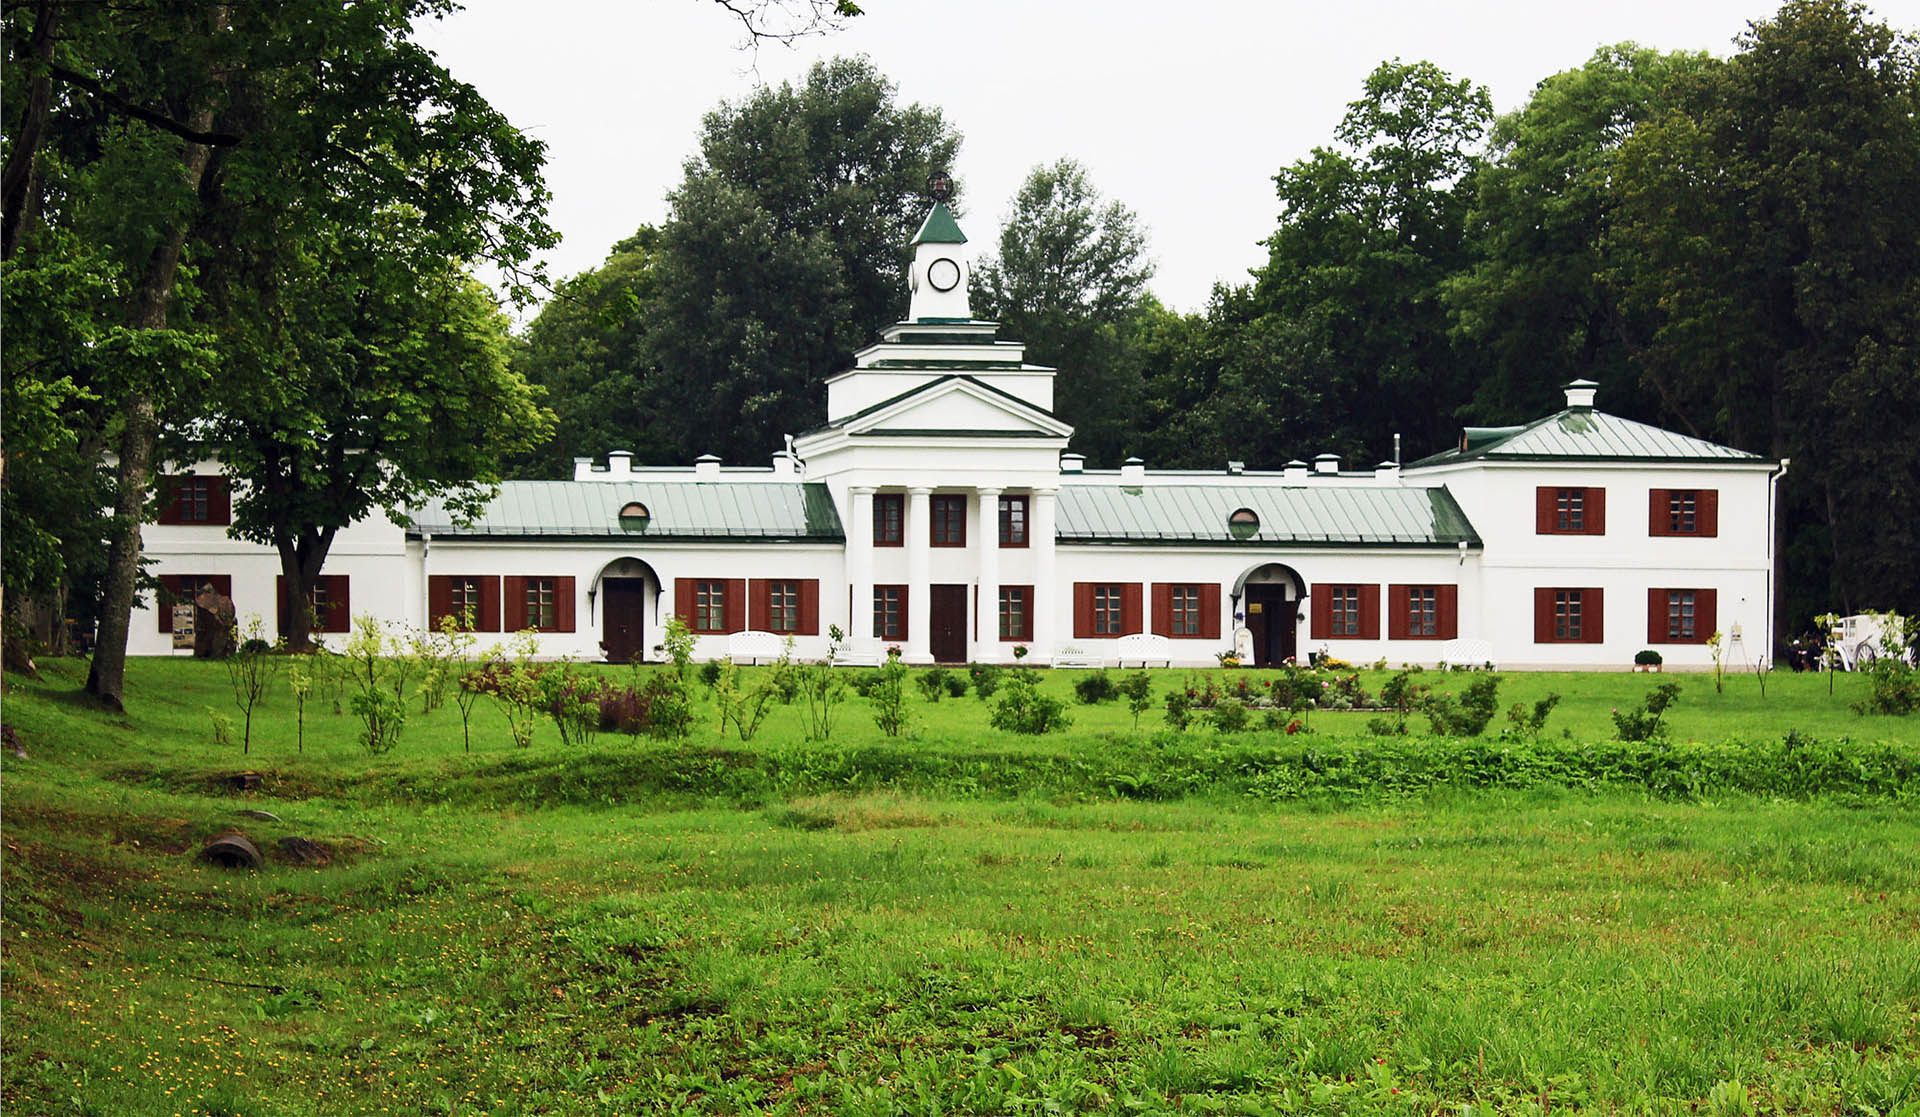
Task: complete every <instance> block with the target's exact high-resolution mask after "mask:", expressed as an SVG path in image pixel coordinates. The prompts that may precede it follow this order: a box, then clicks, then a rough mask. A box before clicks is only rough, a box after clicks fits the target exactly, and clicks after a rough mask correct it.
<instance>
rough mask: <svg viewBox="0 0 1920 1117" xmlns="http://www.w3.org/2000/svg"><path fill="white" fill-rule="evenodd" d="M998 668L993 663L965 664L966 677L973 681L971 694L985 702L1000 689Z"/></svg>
mask: <svg viewBox="0 0 1920 1117" xmlns="http://www.w3.org/2000/svg"><path fill="white" fill-rule="evenodd" d="M1000 670H1001V669H1000V666H999V665H998V664H993V663H969V664H967V676H968V677H969V678H971V679H972V680H973V693H974V694H975V695H977V696H979V698H980V701H982V702H985V701H986V700H987V699H989V698H992V697H993V692H994V691H996V690H998V689H1000Z"/></svg>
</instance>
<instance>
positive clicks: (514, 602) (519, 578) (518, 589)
mask: <svg viewBox="0 0 1920 1117" xmlns="http://www.w3.org/2000/svg"><path fill="white" fill-rule="evenodd" d="M501 582H502V583H503V584H504V586H505V593H506V598H507V600H506V609H505V613H506V617H505V620H506V630H507V631H508V632H518V631H520V630H521V629H523V628H525V627H527V579H526V578H525V577H524V576H523V575H519V574H509V575H507V576H506V577H505V578H503V579H501Z"/></svg>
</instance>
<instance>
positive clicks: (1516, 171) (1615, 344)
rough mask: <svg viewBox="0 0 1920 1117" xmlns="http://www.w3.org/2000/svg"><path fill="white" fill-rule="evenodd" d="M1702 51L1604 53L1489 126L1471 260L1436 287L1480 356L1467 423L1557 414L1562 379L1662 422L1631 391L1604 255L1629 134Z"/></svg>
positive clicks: (1657, 110)
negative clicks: (1587, 385) (1619, 160)
mask: <svg viewBox="0 0 1920 1117" xmlns="http://www.w3.org/2000/svg"><path fill="white" fill-rule="evenodd" d="M1718 65H1720V64H1719V63H1717V62H1713V61H1711V60H1709V59H1708V58H1707V57H1706V56H1705V55H1700V54H1678V53H1676V54H1661V53H1659V52H1657V51H1653V50H1648V49H1646V48H1644V47H1637V46H1634V45H1633V44H1631V43H1623V44H1621V45H1619V46H1613V47H1606V48H1603V49H1601V50H1599V51H1597V52H1596V53H1595V54H1594V56H1593V57H1592V58H1591V59H1589V60H1588V61H1587V63H1586V64H1585V65H1584V66H1581V67H1580V68H1579V69H1575V70H1567V71H1565V72H1563V73H1559V74H1555V75H1553V76H1552V77H1550V78H1548V79H1546V80H1545V81H1543V82H1541V83H1540V84H1539V85H1538V86H1536V87H1535V88H1534V91H1533V96H1532V97H1531V98H1530V99H1529V100H1528V101H1527V103H1526V105H1524V106H1523V107H1522V108H1520V109H1519V110H1518V111H1516V112H1513V113H1509V114H1508V115H1506V116H1503V117H1501V118H1500V119H1499V120H1498V121H1496V122H1495V123H1494V127H1493V132H1492V137H1491V145H1490V151H1489V154H1488V156H1487V161H1486V164H1485V165H1484V166H1483V167H1482V168H1481V169H1480V171H1479V173H1478V174H1477V175H1475V182H1474V193H1473V197H1472V208H1471V210H1470V211H1469V213H1468V215H1467V227H1466V237H1467V243H1466V247H1467V250H1468V254H1469V256H1470V258H1471V262H1470V263H1469V264H1468V265H1467V266H1466V267H1465V269H1464V270H1462V271H1459V272H1456V273H1455V274H1453V275H1452V276H1450V277H1449V278H1448V279H1446V280H1445V282H1444V284H1443V288H1444V291H1445V295H1446V305H1447V309H1448V312H1449V313H1450V314H1451V316H1452V321H1453V328H1454V334H1455V337H1456V338H1459V339H1461V340H1463V341H1465V342H1466V343H1468V344H1469V345H1470V346H1472V347H1473V348H1474V349H1475V350H1476V351H1478V352H1479V353H1481V354H1482V355H1483V357H1484V365H1483V366H1482V368H1481V371H1480V376H1479V385H1478V387H1477V389H1476V390H1475V392H1474V397H1473V414H1474V417H1475V418H1476V419H1477V420H1478V421H1480V422H1491V423H1511V422H1521V421H1524V420H1526V419H1531V418H1534V417H1536V416H1539V415H1543V414H1546V413H1548V412H1550V411H1554V410H1556V409H1558V407H1559V406H1560V395H1561V393H1560V388H1561V387H1562V385H1564V384H1566V383H1567V382H1568V381H1570V380H1576V379H1587V380H1594V381H1598V382H1599V383H1600V384H1601V385H1602V386H1603V388H1604V390H1605V392H1606V399H1607V410H1609V411H1613V412H1616V413H1619V414H1625V415H1628V416H1631V417H1634V418H1639V419H1645V420H1655V419H1659V418H1662V417H1663V416H1662V415H1660V414H1659V407H1658V404H1657V401H1656V400H1655V399H1652V398H1648V397H1650V395H1651V393H1649V392H1646V391H1644V390H1642V389H1641V388H1640V386H1639V384H1638V381H1639V375H1638V372H1637V370H1636V369H1635V367H1634V365H1633V363H1632V352H1631V348H1630V346H1629V345H1628V340H1629V339H1627V338H1625V337H1623V336H1622V331H1621V329H1620V322H1619V320H1618V313H1617V304H1616V301H1615V299H1614V297H1613V292H1612V291H1611V290H1610V289H1609V288H1608V287H1607V285H1606V284H1605V283H1604V282H1603V281H1602V275H1603V273H1604V271H1605V270H1606V264H1605V260H1604V258H1603V256H1602V249H1603V246H1604V244H1605V239H1606V234H1607V230H1608V228H1609V224H1610V221H1611V218H1612V214H1613V212H1614V208H1615V205H1616V200H1615V193H1614V176H1615V174H1616V166H1615V161H1616V157H1617V155H1618V153H1619V150H1620V145H1621V144H1623V143H1625V142H1626V140H1627V139H1628V138H1629V137H1630V136H1632V135H1633V132H1634V129H1635V128H1636V127H1637V126H1638V125H1639V124H1640V123H1641V122H1642V121H1645V120H1647V119H1649V118H1651V117H1655V116H1658V115H1660V114H1661V113H1662V112H1664V111H1665V110H1666V109H1667V108H1668V107H1669V97H1670V93H1669V91H1670V90H1672V89H1673V88H1674V86H1675V82H1676V79H1677V78H1678V77H1679V76H1680V75H1683V74H1689V73H1695V72H1698V71H1701V70H1703V69H1706V68H1709V67H1714V66H1718Z"/></svg>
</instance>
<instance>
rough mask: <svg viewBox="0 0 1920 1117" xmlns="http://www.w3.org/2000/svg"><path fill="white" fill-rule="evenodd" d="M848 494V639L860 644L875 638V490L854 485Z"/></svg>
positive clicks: (859, 645) (856, 644)
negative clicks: (849, 591)
mask: <svg viewBox="0 0 1920 1117" xmlns="http://www.w3.org/2000/svg"><path fill="white" fill-rule="evenodd" d="M847 495H848V496H849V497H850V498H851V499H850V500H849V501H848V504H849V517H850V518H849V519H848V521H847V523H846V524H844V525H842V526H843V527H844V528H845V530H846V533H847V585H848V586H849V587H851V593H850V594H849V599H850V600H849V603H848V606H847V609H848V616H847V639H848V640H849V641H851V642H852V643H853V644H854V646H855V647H861V646H864V645H865V644H866V643H867V641H868V640H870V639H872V637H873V489H872V487H871V486H862V485H855V486H854V487H852V488H850V489H848V490H847Z"/></svg>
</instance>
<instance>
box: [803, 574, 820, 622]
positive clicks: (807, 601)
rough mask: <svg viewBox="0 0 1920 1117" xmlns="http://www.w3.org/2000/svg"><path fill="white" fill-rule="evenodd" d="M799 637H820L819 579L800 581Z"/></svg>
mask: <svg viewBox="0 0 1920 1117" xmlns="http://www.w3.org/2000/svg"><path fill="white" fill-rule="evenodd" d="M800 635H802V636H818V635H820V579H818V578H802V579H800Z"/></svg>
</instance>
